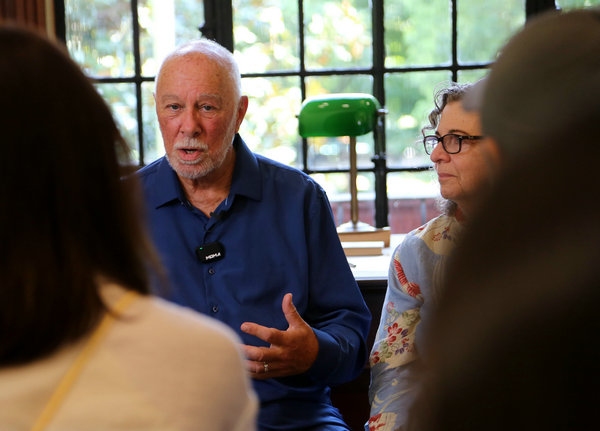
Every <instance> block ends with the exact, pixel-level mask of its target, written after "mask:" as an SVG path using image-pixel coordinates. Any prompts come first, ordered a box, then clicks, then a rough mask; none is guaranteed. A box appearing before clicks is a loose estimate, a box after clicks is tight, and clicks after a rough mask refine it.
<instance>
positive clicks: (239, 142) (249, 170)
mask: <svg viewBox="0 0 600 431" xmlns="http://www.w3.org/2000/svg"><path fill="white" fill-rule="evenodd" d="M233 148H234V150H235V167H234V170H233V177H232V179H231V190H230V192H229V197H228V198H227V199H226V201H225V202H224V206H225V208H223V209H225V210H226V209H229V207H230V206H231V204H232V203H233V200H234V198H235V196H236V195H241V196H246V197H248V198H250V199H254V200H260V199H261V197H262V176H261V173H260V168H259V165H258V160H257V158H256V155H254V154H253V153H252V151H250V149H249V148H248V147H247V146H246V143H245V142H244V141H243V139H242V138H241V137H240V135H238V134H236V135H235V138H234V139H233ZM155 163H156V175H155V176H154V184H152V185H151V187H150V190H152V193H151V196H149V201H150V204H151V205H152V206H153V207H154V208H159V207H161V206H164V205H167V204H169V203H171V202H173V201H179V202H184V203H185V202H186V201H187V199H186V197H185V193H184V192H183V188H182V187H181V184H180V183H179V179H178V177H177V174H176V173H175V171H174V170H173V168H171V165H170V164H169V161H168V160H167V158H166V157H163V158H161V159H159V160H157V161H156V162H155Z"/></svg>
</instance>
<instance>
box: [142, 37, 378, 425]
mask: <svg viewBox="0 0 600 431" xmlns="http://www.w3.org/2000/svg"><path fill="white" fill-rule="evenodd" d="M240 81H241V78H240V73H239V70H238V67H237V65H236V63H235V61H234V59H233V56H232V55H231V53H230V52H229V51H227V50H226V49H224V48H223V47H221V46H220V45H218V44H216V43H214V42H211V41H208V40H198V41H194V42H190V43H187V44H184V45H182V46H180V47H178V48H177V49H176V50H175V51H174V52H173V53H171V54H170V55H169V56H167V58H166V59H165V61H164V62H163V64H162V66H161V68H160V70H159V73H158V76H157V78H156V93H155V100H156V111H157V115H158V119H159V123H160V128H161V132H162V136H163V140H164V144H165V151H166V155H165V157H163V158H161V159H159V160H157V161H155V162H154V163H152V164H150V165H148V166H146V167H145V168H143V169H142V170H140V171H139V177H140V178H141V180H142V183H143V187H144V194H145V198H146V202H147V208H148V218H149V222H150V229H151V233H152V235H153V238H154V242H155V244H156V246H157V248H158V250H159V253H160V255H161V257H162V260H163V263H164V264H165V267H166V269H167V276H168V279H169V281H170V283H169V284H170V285H169V286H168V288H167V290H166V291H165V293H164V296H165V297H166V298H168V299H170V300H172V301H174V302H176V303H179V304H183V305H186V306H189V307H191V308H193V309H195V310H198V311H200V312H203V313H205V314H207V315H210V316H212V317H214V318H216V319H218V320H221V321H223V322H225V323H227V324H228V325H230V326H231V327H232V328H234V329H236V330H237V331H238V333H239V335H240V336H241V337H242V339H243V342H244V344H245V345H244V346H243V347H244V351H245V354H246V359H247V367H248V371H249V372H250V373H251V375H252V377H253V378H254V380H253V381H254V387H255V390H256V391H257V393H258V395H259V397H260V400H261V410H260V415H259V429H262V430H274V429H277V430H292V429H302V430H308V429H315V430H325V429H327V430H338V429H348V427H347V425H346V424H345V423H344V421H343V419H342V418H341V416H340V414H339V412H338V411H337V409H335V408H334V407H333V406H332V405H331V401H330V398H329V386H330V385H335V384H340V383H343V382H346V381H348V380H351V379H353V378H354V377H355V376H357V375H358V374H359V373H360V371H361V370H362V369H363V367H364V364H365V361H366V349H367V347H366V342H365V340H366V335H367V331H368V327H369V323H370V314H369V311H368V309H367V307H366V306H365V303H364V301H363V299H362V296H361V293H360V291H359V289H358V287H357V285H356V282H355V280H354V278H353V276H352V273H351V271H350V269H349V265H348V263H347V260H346V258H345V256H344V253H343V250H342V248H341V245H340V242H339V240H338V237H337V233H336V230H335V225H334V223H333V218H332V214H331V209H330V206H329V202H328V200H327V197H326V195H325V193H324V191H323V190H322V188H321V187H320V186H319V185H318V184H317V183H316V182H315V181H313V180H312V179H311V178H310V177H309V176H307V175H305V174H303V173H302V172H299V171H298V170H295V169H292V168H290V167H287V166H284V165H281V164H278V163H276V162H274V161H272V160H269V159H266V158H264V157H261V156H259V155H256V154H253V153H252V152H251V151H250V150H249V149H248V147H247V146H246V144H245V143H244V141H243V140H242V138H241V137H240V136H239V135H238V134H237V132H238V130H239V127H240V124H241V122H242V120H243V119H244V115H245V113H246V110H247V108H248V98H247V97H246V96H243V95H242V94H241V86H240ZM198 366H200V367H201V366H202V364H198Z"/></svg>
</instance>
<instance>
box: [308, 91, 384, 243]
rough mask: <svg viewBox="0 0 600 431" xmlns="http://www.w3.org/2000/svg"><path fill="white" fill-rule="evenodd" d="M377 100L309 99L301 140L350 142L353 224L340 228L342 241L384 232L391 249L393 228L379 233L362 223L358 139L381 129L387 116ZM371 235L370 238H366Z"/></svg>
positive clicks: (341, 96) (353, 95) (358, 95)
mask: <svg viewBox="0 0 600 431" xmlns="http://www.w3.org/2000/svg"><path fill="white" fill-rule="evenodd" d="M385 113H386V110H385V109H382V108H381V106H380V104H379V102H378V101H377V99H376V98H375V97H373V96H371V95H370V94H362V93H341V94H325V95H322V96H316V97H311V98H307V99H306V100H305V101H304V102H303V103H302V106H301V108H300V114H299V116H298V123H299V124H298V127H299V129H300V130H299V132H300V136H302V137H303V138H310V137H339V136H348V137H349V138H350V221H349V222H348V223H344V224H342V225H340V226H339V227H338V234H340V238H341V239H342V241H362V240H365V241H372V240H373V239H374V237H373V233H376V232H378V231H380V232H381V233H382V234H383V236H381V239H382V240H383V241H384V242H385V245H386V246H389V228H383V229H375V228H374V227H372V226H370V225H368V224H367V223H363V222H360V221H359V220H358V193H357V188H356V174H357V167H356V137H357V136H360V135H365V134H367V133H369V132H370V131H372V130H374V129H375V127H376V126H377V122H378V117H380V116H383V115H385ZM367 233H370V235H366V234H367Z"/></svg>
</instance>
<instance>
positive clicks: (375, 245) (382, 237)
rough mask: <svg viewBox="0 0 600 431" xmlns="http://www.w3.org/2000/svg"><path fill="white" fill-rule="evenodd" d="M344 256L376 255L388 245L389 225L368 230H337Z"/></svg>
mask: <svg viewBox="0 0 600 431" xmlns="http://www.w3.org/2000/svg"><path fill="white" fill-rule="evenodd" d="M338 236H339V237H340V241H341V243H342V247H343V248H344V253H346V256H378V255H381V254H383V249H384V248H386V247H389V246H390V236H391V231H390V228H389V227H385V228H382V229H375V228H371V229H368V230H347V229H345V230H338Z"/></svg>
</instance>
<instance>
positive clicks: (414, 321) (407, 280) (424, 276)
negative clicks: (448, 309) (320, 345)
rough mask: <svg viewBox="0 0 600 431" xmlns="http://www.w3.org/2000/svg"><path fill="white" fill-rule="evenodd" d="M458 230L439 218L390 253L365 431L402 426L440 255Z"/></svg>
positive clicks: (435, 288)
mask: <svg viewBox="0 0 600 431" xmlns="http://www.w3.org/2000/svg"><path fill="white" fill-rule="evenodd" d="M461 229H462V227H461V225H460V223H459V222H458V221H457V219H456V218H455V217H452V216H447V215H441V216H439V217H436V218H434V219H432V220H430V221H429V222H428V223H426V224H425V225H423V226H421V227H419V228H417V229H415V230H413V231H412V232H410V233H409V234H408V235H407V236H406V238H405V239H404V240H403V241H402V243H401V244H400V245H399V246H398V247H397V248H396V250H395V251H394V255H393V258H392V259H391V262H390V269H389V275H388V288H387V292H386V296H385V301H384V304H383V310H382V313H381V320H380V322H379V329H378V330H377V335H376V338H375V343H374V344H373V349H372V351H371V355H370V358H369V365H370V367H371V386H370V388H369V400H370V402H371V418H370V419H369V422H368V423H367V424H366V425H365V429H366V430H370V431H393V430H398V429H401V427H402V426H403V425H404V423H405V421H406V417H407V413H408V409H409V407H410V404H411V402H412V398H413V396H414V388H415V382H414V381H413V380H412V379H413V378H412V376H411V373H412V371H413V368H414V360H415V359H416V357H417V352H418V350H419V344H420V340H421V338H422V333H423V324H422V323H421V322H422V321H423V322H424V323H425V324H426V322H427V315H428V313H430V312H431V308H432V305H433V304H435V302H436V299H437V296H438V294H439V291H438V286H439V285H440V281H441V280H440V279H441V276H442V274H443V266H444V262H445V260H446V259H445V257H446V256H447V255H448V253H449V252H450V251H451V250H452V248H453V247H454V245H455V243H456V237H457V235H458V234H459V232H460V231H461Z"/></svg>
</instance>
